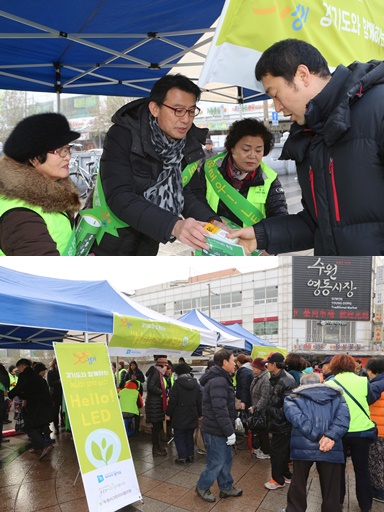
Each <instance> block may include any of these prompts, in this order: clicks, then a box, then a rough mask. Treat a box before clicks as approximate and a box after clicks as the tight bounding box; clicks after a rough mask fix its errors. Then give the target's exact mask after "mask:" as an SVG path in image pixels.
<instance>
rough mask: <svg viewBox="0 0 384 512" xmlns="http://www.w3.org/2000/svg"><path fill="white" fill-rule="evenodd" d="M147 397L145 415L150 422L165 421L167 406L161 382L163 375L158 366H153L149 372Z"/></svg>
mask: <svg viewBox="0 0 384 512" xmlns="http://www.w3.org/2000/svg"><path fill="white" fill-rule="evenodd" d="M145 375H146V377H147V397H146V399H145V416H146V420H147V422H148V423H159V422H161V421H164V418H165V408H164V405H163V404H164V400H163V394H164V393H165V390H164V392H163V389H162V386H161V382H162V380H163V375H162V374H161V373H160V372H159V370H158V369H157V368H156V366H151V367H150V368H149V369H148V371H147V373H146V374H145Z"/></svg>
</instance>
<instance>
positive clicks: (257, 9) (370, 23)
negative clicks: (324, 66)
mask: <svg viewBox="0 0 384 512" xmlns="http://www.w3.org/2000/svg"><path fill="white" fill-rule="evenodd" d="M226 7H227V10H226V14H225V18H224V21H223V23H222V26H221V30H220V32H219V35H218V38H217V40H216V45H217V46H220V45H221V44H223V43H230V44H233V45H236V46H241V47H246V48H249V49H252V50H258V51H260V52H263V51H264V50H266V49H267V48H268V47H269V46H271V45H272V44H274V43H275V42H276V41H280V40H282V39H286V38H295V39H302V40H304V41H307V42H308V43H311V44H312V45H313V46H315V47H316V48H318V50H319V51H320V52H321V53H322V54H323V55H324V57H325V58H326V60H327V61H328V64H329V66H331V67H336V66H338V65H339V64H344V65H348V64H350V63H352V62H354V61H355V60H359V61H362V62H366V61H369V60H371V59H379V60H383V59H384V18H383V2H382V0H369V1H361V0H330V1H329V2H328V1H324V2H323V1H321V0H305V1H304V2H300V3H298V2H297V1H296V0H230V1H229V2H227V4H226Z"/></svg>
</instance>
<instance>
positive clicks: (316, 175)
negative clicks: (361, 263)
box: [230, 39, 384, 256]
mask: <svg viewBox="0 0 384 512" xmlns="http://www.w3.org/2000/svg"><path fill="white" fill-rule="evenodd" d="M256 78H257V79H258V80H261V81H262V83H263V86H264V88H265V91H266V93H267V94H268V95H269V96H271V98H272V99H273V100H274V103H275V109H276V111H278V112H283V114H284V115H285V116H290V120H291V121H294V123H293V125H292V127H291V131H290V135H289V137H288V139H287V141H286V143H285V145H284V148H283V152H282V155H281V157H280V158H281V159H282V160H287V159H293V160H295V161H296V165H297V176H298V180H299V183H300V187H301V190H302V204H303V210H302V211H301V212H299V213H298V214H296V215H287V216H282V217H278V218H269V219H264V220H262V221H261V222H259V223H258V224H255V225H254V226H250V227H247V228H245V229H243V230H240V231H236V232H234V233H233V234H231V235H230V237H233V238H234V237H237V236H241V238H242V240H243V243H244V244H246V245H247V250H248V251H253V250H255V246H256V245H257V248H258V249H260V250H262V249H264V250H266V251H267V252H268V253H270V254H281V253H284V252H292V251H301V250H306V249H310V248H314V254H315V255H321V256H326V255H328V256H332V255H335V256H338V255H339V256H358V255H369V256H372V255H377V256H379V255H382V254H384V201H383V193H384V185H383V176H384V101H383V97H384V62H382V61H374V60H372V61H370V62H368V63H360V62H354V63H353V64H351V65H350V66H348V67H345V66H343V65H340V66H338V67H337V68H336V70H335V72H334V73H333V74H332V75H331V74H330V71H329V68H328V64H327V62H326V60H325V59H324V57H323V56H322V55H321V54H320V53H319V51H318V50H317V49H316V48H315V47H313V46H312V45H310V44H308V43H306V42H305V41H300V40H297V39H287V40H284V41H279V42H278V43H275V44H274V45H273V46H271V47H270V48H268V49H267V50H266V51H265V52H264V53H263V55H262V56H261V58H260V60H259V61H258V63H257V66H256Z"/></svg>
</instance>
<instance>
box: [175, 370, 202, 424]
mask: <svg viewBox="0 0 384 512" xmlns="http://www.w3.org/2000/svg"><path fill="white" fill-rule="evenodd" d="M201 403H202V393H201V390H200V386H199V383H198V382H197V380H196V379H195V378H193V377H191V376H190V375H180V377H178V378H177V379H176V380H175V384H174V385H173V387H172V389H171V392H170V394H169V402H168V408H167V415H168V416H170V418H171V425H172V427H173V428H176V429H181V430H185V429H190V428H197V425H198V418H199V417H200V416H201V415H202V409H201Z"/></svg>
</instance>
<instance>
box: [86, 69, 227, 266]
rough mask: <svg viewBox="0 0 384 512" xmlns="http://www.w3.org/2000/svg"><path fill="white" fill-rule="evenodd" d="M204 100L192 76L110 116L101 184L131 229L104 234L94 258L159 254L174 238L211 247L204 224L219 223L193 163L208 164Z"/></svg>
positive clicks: (169, 81) (172, 80)
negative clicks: (201, 120) (198, 122)
mask: <svg viewBox="0 0 384 512" xmlns="http://www.w3.org/2000/svg"><path fill="white" fill-rule="evenodd" d="M199 99H200V89H199V88H198V87H197V86H196V85H195V84H194V83H193V82H191V80H189V78H187V77H185V76H183V75H180V74H177V75H167V76H164V77H163V78H161V79H160V80H158V81H157V82H156V83H155V85H154V86H153V88H152V90H151V93H150V96H149V98H144V99H138V100H135V101H133V102H131V103H128V104H127V105H125V106H123V107H122V108H121V109H120V110H118V111H117V112H116V113H115V115H114V116H113V117H112V121H113V123H114V124H113V125H112V127H111V128H110V129H109V131H108V133H107V136H106V139H105V142H104V150H103V154H102V157H101V162H100V178H101V184H102V188H103V191H104V195H105V198H106V202H107V205H108V207H109V208H110V210H111V211H112V213H113V214H115V216H116V217H118V219H120V220H121V221H123V222H125V223H126V224H128V227H122V228H119V229H118V230H117V233H118V235H119V236H118V237H116V236H113V235H110V234H109V233H106V234H105V235H104V236H103V238H102V240H101V241H100V244H97V243H95V244H94V245H93V246H92V249H91V252H93V253H94V254H95V255H97V256H108V255H131V256H155V255H156V254H157V252H158V248H159V244H160V243H166V242H170V241H174V240H175V239H178V240H179V241H181V242H183V243H185V244H187V245H189V246H190V247H193V248H195V249H202V248H203V249H208V245H207V244H206V243H205V234H206V231H205V230H204V229H203V226H204V225H205V224H206V222H207V221H211V220H217V221H220V217H219V216H217V214H216V213H215V212H214V211H213V210H212V209H211V208H210V207H209V206H208V204H207V202H206V199H205V196H204V193H203V191H202V189H201V187H200V186H199V183H198V182H199V178H198V176H197V173H195V174H193V167H194V166H193V165H191V164H194V163H195V162H197V161H199V160H200V159H202V158H204V151H203V149H202V145H203V144H204V143H205V141H206V136H207V132H208V130H206V129H200V128H197V127H196V126H195V125H194V124H193V121H194V118H195V117H196V116H197V115H198V114H199V112H200V109H199V108H198V107H197V106H196V103H197V102H198V101H199ZM183 171H184V172H183ZM182 173H183V174H182ZM182 176H183V178H182ZM192 184H193V187H192ZM192 189H193V190H194V193H193V192H192Z"/></svg>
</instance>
